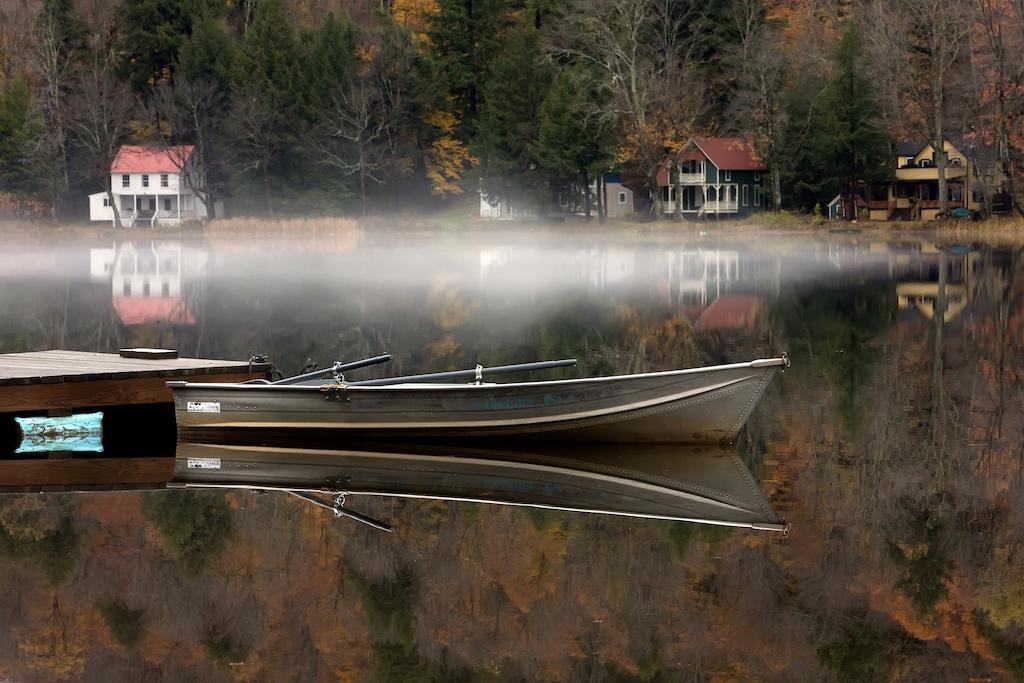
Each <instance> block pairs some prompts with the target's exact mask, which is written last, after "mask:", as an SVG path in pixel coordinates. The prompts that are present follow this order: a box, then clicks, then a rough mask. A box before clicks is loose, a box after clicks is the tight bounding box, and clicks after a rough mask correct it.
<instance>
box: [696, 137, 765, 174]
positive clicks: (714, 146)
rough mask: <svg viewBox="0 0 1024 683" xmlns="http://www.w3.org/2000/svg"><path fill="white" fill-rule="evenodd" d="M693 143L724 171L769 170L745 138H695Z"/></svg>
mask: <svg viewBox="0 0 1024 683" xmlns="http://www.w3.org/2000/svg"><path fill="white" fill-rule="evenodd" d="M693 142H694V143H695V144H696V145H697V147H699V148H700V151H702V152H704V154H706V155H707V157H708V159H711V161H712V162H713V163H714V164H715V166H717V167H718V168H719V169H721V170H723V171H767V170H768V167H767V166H765V165H764V162H762V161H761V160H760V159H759V158H758V157H757V152H755V151H754V148H753V147H751V146H750V145H749V144H747V142H746V141H745V140H744V139H743V138H693Z"/></svg>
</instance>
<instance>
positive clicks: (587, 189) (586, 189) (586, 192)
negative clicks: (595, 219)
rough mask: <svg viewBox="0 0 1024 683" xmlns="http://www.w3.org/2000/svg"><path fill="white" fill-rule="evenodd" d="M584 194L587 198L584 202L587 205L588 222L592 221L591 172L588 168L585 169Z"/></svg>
mask: <svg viewBox="0 0 1024 683" xmlns="http://www.w3.org/2000/svg"><path fill="white" fill-rule="evenodd" d="M583 195H584V197H585V198H586V199H585V200H584V204H585V205H586V213H587V222H588V223H589V222H590V173H588V172H587V169H583Z"/></svg>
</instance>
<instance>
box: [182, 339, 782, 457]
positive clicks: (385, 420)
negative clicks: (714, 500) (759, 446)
mask: <svg viewBox="0 0 1024 683" xmlns="http://www.w3.org/2000/svg"><path fill="white" fill-rule="evenodd" d="M786 364H788V361H787V359H786V358H785V356H783V357H781V358H771V359H763V360H755V361H751V362H749V363H734V364H731V365H718V366H713V367H707V368H695V369H691V370H673V371H669V372H651V373H645V374H638V375H619V376H612V377H592V378H584V379H570V380H554V381H543V382H515V383H508V384H490V383H487V384H485V383H482V382H480V381H477V382H476V383H474V384H427V383H423V382H422V381H421V382H415V381H412V380H414V377H415V376H414V377H413V378H390V379H385V380H371V381H369V382H355V383H349V384H345V383H342V382H335V383H331V384H324V381H325V380H317V381H315V382H314V383H312V384H308V383H307V384H297V383H290V384H269V385H268V384H251V383H245V384H215V383H206V384H192V383H187V382H169V383H168V384H169V385H170V386H171V387H172V388H173V390H174V407H175V415H176V418H177V422H178V428H179V430H185V431H188V430H193V429H199V430H204V429H223V428H236V429H238V428H241V429H288V430H332V431H335V432H339V431H340V432H345V433H346V434H349V435H354V434H358V435H360V436H388V437H390V438H394V437H439V438H446V439H448V438H454V437H463V436H475V437H479V436H530V435H534V434H538V433H539V434H541V435H542V436H543V438H546V439H562V438H565V439H573V440H582V441H592V442H645V443H687V442H694V443H704V442H719V441H722V442H727V441H731V440H732V439H733V438H734V437H735V436H736V434H737V433H738V432H739V430H740V428H742V427H743V425H744V424H745V423H746V420H747V418H748V417H749V415H750V412H751V410H752V409H753V407H754V405H755V404H756V403H757V401H758V399H759V398H760V397H761V394H762V393H763V391H764V388H765V387H766V386H767V384H768V382H769V381H770V380H771V378H772V376H773V375H774V374H775V371H776V369H778V367H779V366H783V365H786ZM506 367H526V366H506ZM486 371H487V369H484V372H486ZM468 372H471V371H468ZM420 377H429V376H420ZM433 377H437V376H433ZM398 379H402V380H405V381H403V382H402V383H395V382H397V381H398ZM478 379H479V377H478ZM283 381H287V380H283ZM384 383H386V384H384ZM382 384H384V385H382ZM368 385H369V386H368Z"/></svg>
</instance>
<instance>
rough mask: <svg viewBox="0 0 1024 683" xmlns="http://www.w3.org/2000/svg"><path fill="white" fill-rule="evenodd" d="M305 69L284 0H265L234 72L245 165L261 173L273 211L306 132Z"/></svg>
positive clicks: (236, 135) (236, 118) (238, 129)
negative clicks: (302, 106) (302, 108)
mask: <svg viewBox="0 0 1024 683" xmlns="http://www.w3.org/2000/svg"><path fill="white" fill-rule="evenodd" d="M301 72H302V53H301V51H300V46H299V40H298V35H297V34H296V31H295V28H294V26H293V25H292V21H291V17H289V16H288V10H287V8H286V7H285V4H284V2H283V0H265V1H264V2H261V3H260V4H259V7H258V8H257V10H256V16H255V18H254V19H253V23H252V25H251V26H250V27H249V30H248V31H247V32H246V34H245V41H244V42H243V44H242V50H241V53H240V56H239V58H238V59H237V60H236V64H235V68H234V71H233V77H232V89H233V92H234V99H235V111H234V114H233V116H232V123H233V128H234V138H235V143H236V146H237V147H238V151H239V155H240V157H241V160H242V164H243V168H244V170H245V171H247V172H248V173H249V174H250V175H254V176H255V177H256V178H258V180H259V182H260V184H261V185H262V188H263V195H264V201H265V203H266V209H267V211H268V212H269V213H273V210H274V207H273V195H274V191H275V190H276V191H277V193H278V194H280V193H281V192H282V191H283V190H285V187H284V185H283V183H282V180H283V179H284V178H286V177H287V171H288V165H289V162H290V161H292V160H291V159H289V156H290V154H289V152H290V151H291V150H293V149H294V147H295V145H294V141H295V139H296V135H298V134H299V133H301V131H302V127H301V125H300V124H301V122H300V121H299V120H298V119H297V117H296V114H297V109H298V105H299V103H300V99H299V95H300V93H301V84H302V79H301V76H302V73H301Z"/></svg>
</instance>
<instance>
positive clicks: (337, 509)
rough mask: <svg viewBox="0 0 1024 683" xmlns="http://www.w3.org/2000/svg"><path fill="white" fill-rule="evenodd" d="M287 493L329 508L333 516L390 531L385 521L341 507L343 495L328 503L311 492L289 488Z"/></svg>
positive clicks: (343, 501) (343, 500)
mask: <svg viewBox="0 0 1024 683" xmlns="http://www.w3.org/2000/svg"><path fill="white" fill-rule="evenodd" d="M288 493H290V494H292V495H293V496H295V497H296V498H301V499H302V500H304V501H306V502H307V503H312V504H313V505H319V506H320V507H322V508H324V509H326V510H330V511H331V512H333V513H334V516H335V517H348V518H349V519H352V520H355V521H357V522H360V523H362V524H365V525H366V526H371V527H373V528H374V529H379V530H380V531H386V532H388V533H391V525H390V524H388V523H387V522H382V521H381V520H379V519H374V518H373V517H370V516H369V515H364V514H363V513H361V512H356V511H355V510H349V509H348V508H346V507H342V506H343V505H344V504H345V498H344V496H341V497H339V498H338V499H336V500H335V502H334V505H328V504H327V503H325V502H324V501H322V500H320V499H319V498H317V497H316V496H314V495H313V494H311V493H306V492H305V491H292V490H289V491H288Z"/></svg>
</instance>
